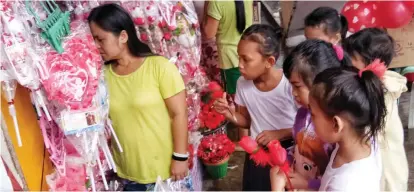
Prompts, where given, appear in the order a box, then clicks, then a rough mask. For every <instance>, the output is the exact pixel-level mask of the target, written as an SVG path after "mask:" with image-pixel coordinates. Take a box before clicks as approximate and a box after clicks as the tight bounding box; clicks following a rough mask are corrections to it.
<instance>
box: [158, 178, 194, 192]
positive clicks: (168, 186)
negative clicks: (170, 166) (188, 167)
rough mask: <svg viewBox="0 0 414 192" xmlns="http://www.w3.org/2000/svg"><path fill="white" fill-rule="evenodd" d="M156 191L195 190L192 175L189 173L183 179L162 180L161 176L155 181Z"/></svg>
mask: <svg viewBox="0 0 414 192" xmlns="http://www.w3.org/2000/svg"><path fill="white" fill-rule="evenodd" d="M154 191H165V192H166V191H194V188H193V182H192V179H191V176H190V175H188V176H187V177H185V178H184V179H182V180H179V181H173V180H172V179H167V180H165V181H163V180H162V178H161V177H160V176H158V177H157V181H156V182H155V187H154Z"/></svg>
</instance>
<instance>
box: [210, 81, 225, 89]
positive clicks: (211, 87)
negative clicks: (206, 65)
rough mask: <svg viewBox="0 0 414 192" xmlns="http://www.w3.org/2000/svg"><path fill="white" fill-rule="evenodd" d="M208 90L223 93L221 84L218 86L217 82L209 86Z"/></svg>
mask: <svg viewBox="0 0 414 192" xmlns="http://www.w3.org/2000/svg"><path fill="white" fill-rule="evenodd" d="M208 89H209V90H210V91H222V88H221V86H220V84H218V83H217V82H215V81H212V82H210V83H209V84H208Z"/></svg>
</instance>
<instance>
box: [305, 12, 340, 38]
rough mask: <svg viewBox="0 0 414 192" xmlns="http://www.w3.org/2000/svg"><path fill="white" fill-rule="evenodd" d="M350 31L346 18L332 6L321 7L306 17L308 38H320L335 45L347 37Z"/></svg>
mask: <svg viewBox="0 0 414 192" xmlns="http://www.w3.org/2000/svg"><path fill="white" fill-rule="evenodd" d="M347 31H348V22H347V20H346V18H345V17H344V16H343V15H341V14H339V13H338V11H337V10H336V9H334V8H331V7H319V8H316V9H315V10H313V11H312V12H311V13H310V14H309V15H307V16H306V18H305V36H306V38H307V39H320V40H324V41H326V42H330V43H332V44H334V45H336V44H338V43H340V42H341V40H343V39H345V37H346V33H347Z"/></svg>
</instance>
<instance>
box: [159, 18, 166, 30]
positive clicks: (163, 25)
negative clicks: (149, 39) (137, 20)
mask: <svg viewBox="0 0 414 192" xmlns="http://www.w3.org/2000/svg"><path fill="white" fill-rule="evenodd" d="M166 26H167V22H166V21H165V20H164V19H163V20H161V21H160V22H159V23H158V27H160V28H164V27H166Z"/></svg>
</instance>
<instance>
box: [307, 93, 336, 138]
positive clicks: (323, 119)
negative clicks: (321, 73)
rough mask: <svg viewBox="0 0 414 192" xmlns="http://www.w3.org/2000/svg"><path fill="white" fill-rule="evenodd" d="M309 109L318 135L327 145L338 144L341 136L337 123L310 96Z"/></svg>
mask: <svg viewBox="0 0 414 192" xmlns="http://www.w3.org/2000/svg"><path fill="white" fill-rule="evenodd" d="M309 107H310V111H311V117H312V123H313V125H314V127H315V132H316V135H318V137H319V138H320V139H321V140H322V141H324V142H326V143H335V142H337V141H338V140H339V139H338V137H339V135H338V131H337V129H336V128H335V123H334V122H335V121H334V120H333V118H330V117H328V116H327V115H326V114H325V112H323V111H322V109H321V108H320V107H319V104H318V103H317V102H316V101H315V99H314V98H313V97H312V96H311V95H309Z"/></svg>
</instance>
